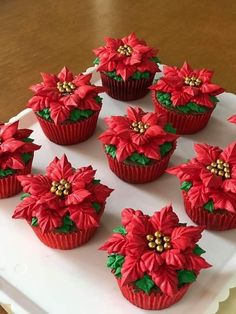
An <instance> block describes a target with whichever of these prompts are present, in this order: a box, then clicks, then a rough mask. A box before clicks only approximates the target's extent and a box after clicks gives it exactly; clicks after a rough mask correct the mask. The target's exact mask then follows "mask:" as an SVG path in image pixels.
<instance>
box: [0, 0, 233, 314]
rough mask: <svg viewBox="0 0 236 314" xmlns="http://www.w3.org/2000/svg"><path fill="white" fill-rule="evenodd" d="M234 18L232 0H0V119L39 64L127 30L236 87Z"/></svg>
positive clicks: (81, 53)
mask: <svg viewBox="0 0 236 314" xmlns="http://www.w3.org/2000/svg"><path fill="white" fill-rule="evenodd" d="M235 21H236V2H235V0H228V1H221V0H215V1H209V0H201V1H190V0H181V1H179V0H159V1H158V0H80V1H78V0H67V1H64V0H63V1H62V0H57V1H56V0H54V1H53V0H40V1H34V0H11V1H9V0H8V1H7V0H0V86H1V88H0V121H4V122H6V121H8V119H9V118H10V117H11V116H13V115H15V114H16V113H18V112H19V111H21V110H22V109H23V108H24V107H25V104H26V102H27V100H28V99H29V97H30V95H31V93H30V91H29V90H28V87H29V86H30V85H32V84H33V83H36V82H38V81H39V80H40V77H39V73H40V72H51V73H57V72H58V71H59V70H60V69H61V68H62V67H63V66H64V65H66V66H68V67H69V68H70V69H71V70H72V71H74V72H75V73H79V72H81V71H84V70H85V69H86V68H87V67H89V66H91V65H92V61H93V59H94V56H93V53H92V49H93V48H95V47H98V46H100V45H102V44H103V38H104V37H105V36H108V37H123V36H125V35H127V34H129V33H130V32H132V31H135V32H136V33H137V35H138V37H141V38H144V39H145V40H146V41H147V42H148V43H149V44H150V45H152V46H153V47H156V48H158V49H159V56H160V59H161V60H162V62H163V63H166V64H169V65H182V63H183V62H184V61H185V60H187V61H188V62H189V63H190V64H191V65H192V66H193V67H199V68H201V67H206V68H209V69H212V70H214V71H215V76H214V82H215V83H218V84H220V85H221V86H222V87H224V88H225V89H226V90H227V91H229V92H236V63H235V60H236V40H235V34H236V22H235ZM235 111H236V110H235ZM0 301H1V300H0ZM234 305H235V303H234ZM222 308H223V310H220V311H219V313H221V314H226V313H227V314H231V312H230V309H229V308H227V309H226V308H225V306H223V307H222ZM232 313H235V310H234V311H233V312H232Z"/></svg>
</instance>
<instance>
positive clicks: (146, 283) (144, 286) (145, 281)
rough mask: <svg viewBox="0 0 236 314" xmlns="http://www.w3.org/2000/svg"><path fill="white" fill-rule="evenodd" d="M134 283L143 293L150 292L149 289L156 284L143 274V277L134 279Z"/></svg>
mask: <svg viewBox="0 0 236 314" xmlns="http://www.w3.org/2000/svg"><path fill="white" fill-rule="evenodd" d="M134 284H135V286H136V287H138V288H139V289H140V290H142V291H144V292H145V293H150V291H151V289H152V288H153V287H154V286H156V285H155V283H154V281H153V280H152V278H151V277H150V276H148V275H144V276H143V278H141V279H138V280H136V281H135V282H134Z"/></svg>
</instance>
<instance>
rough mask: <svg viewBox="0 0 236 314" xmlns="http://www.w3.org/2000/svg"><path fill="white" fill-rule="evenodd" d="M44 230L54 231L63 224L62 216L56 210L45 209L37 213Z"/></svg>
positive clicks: (40, 225)
mask: <svg viewBox="0 0 236 314" xmlns="http://www.w3.org/2000/svg"><path fill="white" fill-rule="evenodd" d="M36 217H37V219H38V224H39V227H40V228H41V229H42V232H47V231H52V230H54V229H55V228H58V227H60V226H61V225H62V220H61V217H60V216H59V215H58V213H57V212H56V211H55V210H50V209H44V210H42V211H40V212H37V213H36Z"/></svg>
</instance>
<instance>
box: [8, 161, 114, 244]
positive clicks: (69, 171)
mask: <svg viewBox="0 0 236 314" xmlns="http://www.w3.org/2000/svg"><path fill="white" fill-rule="evenodd" d="M95 172H96V170H93V168H92V167H91V166H89V167H82V168H78V169H75V168H73V167H72V166H71V164H70V163H69V162H68V160H67V157H66V156H65V155H64V156H63V157H62V158H61V159H58V158H57V157H56V158H55V159H54V160H53V161H52V162H51V163H50V164H49V166H48V167H47V169H46V174H45V175H41V174H37V175H21V176H18V180H19V181H20V182H21V185H22V187H23V191H24V192H25V194H23V197H22V199H23V201H22V202H21V203H20V204H19V205H18V206H17V207H16V209H15V211H14V214H13V218H17V219H19V218H20V219H26V221H27V222H28V223H29V224H30V225H31V226H32V229H33V231H34V232H35V234H36V235H37V236H38V238H39V239H40V240H41V241H42V242H43V243H44V244H45V245H47V246H49V247H51V248H56V249H62V250H68V249H73V248H75V247H78V246H80V245H82V244H83V243H85V242H87V241H88V240H89V239H90V238H91V237H92V236H93V234H94V233H95V231H96V229H97V228H98V226H99V222H100V218H101V216H102V214H103V211H104V207H105V203H106V199H107V197H108V196H109V195H110V193H111V192H112V189H110V188H108V187H107V186H106V185H103V184H101V183H100V180H96V179H95V178H94V175H95Z"/></svg>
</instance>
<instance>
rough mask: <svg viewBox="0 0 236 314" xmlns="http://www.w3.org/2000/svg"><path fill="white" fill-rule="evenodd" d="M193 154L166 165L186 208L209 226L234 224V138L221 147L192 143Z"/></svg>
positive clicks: (199, 220) (235, 213) (211, 227)
mask: <svg viewBox="0 0 236 314" xmlns="http://www.w3.org/2000/svg"><path fill="white" fill-rule="evenodd" d="M194 147H195V151H196V153H197V156H196V157H195V158H193V159H191V160H190V161H188V162H187V163H184V164H181V165H179V166H176V167H173V168H170V169H168V170H167V172H168V173H170V174H174V175H176V176H177V177H178V178H179V179H180V181H181V190H182V191H183V198H184V203H185V208H186V212H187V214H188V215H189V217H190V218H191V219H192V220H193V221H194V222H195V223H196V224H198V225H203V226H205V228H206V229H210V230H218V231H221V230H228V229H232V228H236V196H235V193H236V142H233V143H232V144H230V145H229V146H227V147H226V148H225V149H224V150H223V149H221V148H219V147H218V146H211V145H208V144H195V146H194Z"/></svg>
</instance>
